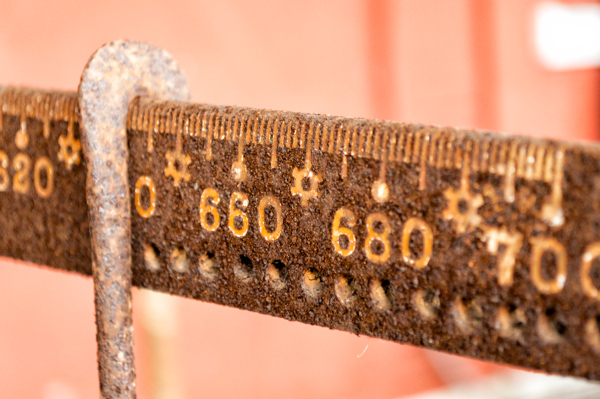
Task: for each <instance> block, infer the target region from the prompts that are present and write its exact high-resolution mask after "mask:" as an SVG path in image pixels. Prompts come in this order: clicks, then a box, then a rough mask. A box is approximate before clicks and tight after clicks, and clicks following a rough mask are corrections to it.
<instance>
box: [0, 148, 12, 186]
mask: <svg viewBox="0 0 600 399" xmlns="http://www.w3.org/2000/svg"><path fill="white" fill-rule="evenodd" d="M9 187H10V176H9V175H8V155H6V153H5V152H4V151H0V192H1V191H6V190H8V188H9Z"/></svg>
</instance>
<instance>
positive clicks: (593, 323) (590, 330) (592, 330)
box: [585, 317, 600, 353]
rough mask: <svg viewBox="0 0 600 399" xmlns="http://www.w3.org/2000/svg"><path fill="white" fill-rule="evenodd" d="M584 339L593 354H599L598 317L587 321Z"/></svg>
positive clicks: (599, 325)
mask: <svg viewBox="0 0 600 399" xmlns="http://www.w3.org/2000/svg"><path fill="white" fill-rule="evenodd" d="M585 339H586V341H587V343H588V345H590V346H591V347H592V349H593V350H594V352H596V353H600V317H592V318H591V319H589V320H588V321H587V323H586V325H585Z"/></svg>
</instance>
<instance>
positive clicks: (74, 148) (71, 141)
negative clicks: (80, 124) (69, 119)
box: [58, 124, 81, 170]
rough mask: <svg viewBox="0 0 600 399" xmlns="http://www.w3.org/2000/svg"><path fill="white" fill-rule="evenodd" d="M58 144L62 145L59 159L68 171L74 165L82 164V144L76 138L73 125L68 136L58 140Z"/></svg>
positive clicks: (69, 127) (69, 128)
mask: <svg viewBox="0 0 600 399" xmlns="http://www.w3.org/2000/svg"><path fill="white" fill-rule="evenodd" d="M58 144H59V145H60V151H59V152H58V159H59V160H60V161H63V162H64V163H65V165H66V167H67V170H71V168H73V165H79V163H80V162H81V155H80V153H79V152H80V151H81V142H80V141H79V140H77V139H76V138H75V135H74V133H73V127H72V126H71V124H69V126H68V129H67V135H66V136H64V135H63V136H60V137H59V138H58Z"/></svg>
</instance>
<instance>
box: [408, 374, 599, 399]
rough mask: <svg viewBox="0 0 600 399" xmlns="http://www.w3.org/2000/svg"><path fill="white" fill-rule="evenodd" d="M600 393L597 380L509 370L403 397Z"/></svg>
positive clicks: (560, 398)
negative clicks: (595, 381)
mask: <svg viewBox="0 0 600 399" xmlns="http://www.w3.org/2000/svg"><path fill="white" fill-rule="evenodd" d="M598 397H600V385H599V384H598V383H593V382H588V381H585V380H577V379H575V378H569V377H557V376H550V375H546V374H537V373H531V372H526V371H511V372H508V373H502V374H495V375H493V376H490V377H483V378H480V379H478V380H475V381H473V382H468V383H460V384H456V385H451V386H449V387H446V388H443V389H440V390H436V391H430V392H427V393H423V394H420V395H415V396H410V397H406V398H405V399H481V398H486V399H522V398H527V399H554V398H556V399H564V398H569V399H584V398H598Z"/></svg>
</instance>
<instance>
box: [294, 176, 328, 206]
mask: <svg viewBox="0 0 600 399" xmlns="http://www.w3.org/2000/svg"><path fill="white" fill-rule="evenodd" d="M292 174H293V175H294V179H295V180H296V181H295V184H294V186H293V187H292V195H299V196H300V198H301V199H302V200H301V204H302V206H304V207H307V206H308V200H309V199H311V198H319V197H320V196H321V193H320V192H319V183H320V182H322V181H323V179H321V176H320V175H318V174H316V173H315V172H313V171H312V170H311V169H310V168H304V169H302V170H299V169H298V168H294V171H293V172H292ZM304 179H309V181H310V190H305V189H304V188H303V187H302V180H304Z"/></svg>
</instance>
